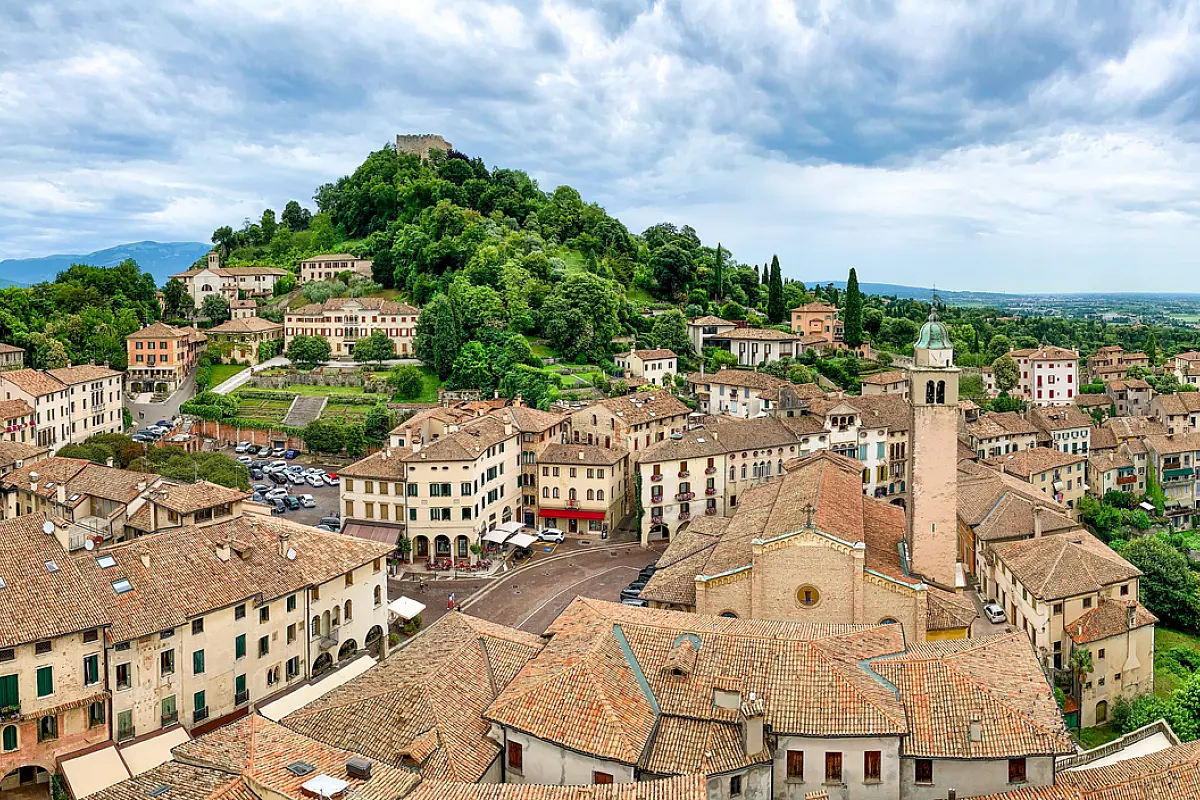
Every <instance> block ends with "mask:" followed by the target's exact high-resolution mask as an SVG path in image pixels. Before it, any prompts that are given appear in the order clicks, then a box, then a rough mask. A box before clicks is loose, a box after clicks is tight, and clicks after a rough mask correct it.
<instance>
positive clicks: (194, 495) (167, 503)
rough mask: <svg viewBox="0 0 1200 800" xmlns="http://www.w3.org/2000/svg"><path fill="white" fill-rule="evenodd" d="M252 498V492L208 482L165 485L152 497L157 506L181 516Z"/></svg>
mask: <svg viewBox="0 0 1200 800" xmlns="http://www.w3.org/2000/svg"><path fill="white" fill-rule="evenodd" d="M248 497H250V492H244V491H242V490H241V489H230V488H228V487H226V486H219V485H218V484H215V483H209V482H208V481H199V482H197V483H170V484H163V485H162V486H160V487H159V488H158V491H156V492H154V493H153V494H152V495H151V499H152V500H153V501H154V503H155V504H156V505H160V506H162V507H163V508H166V509H170V510H171V511H175V512H178V513H180V514H191V513H192V512H195V511H200V510H201V509H205V508H212V507H213V506H217V505H220V504H221V503H234V502H237V501H238V500H245V499H247V498H248Z"/></svg>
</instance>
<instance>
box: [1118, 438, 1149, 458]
mask: <svg viewBox="0 0 1200 800" xmlns="http://www.w3.org/2000/svg"><path fill="white" fill-rule="evenodd" d="M1121 449H1122V450H1123V451H1124V452H1126V453H1128V454H1129V455H1130V456H1144V455H1146V443H1145V442H1143V441H1142V440H1141V439H1130V440H1128V441H1125V442H1122V443H1121Z"/></svg>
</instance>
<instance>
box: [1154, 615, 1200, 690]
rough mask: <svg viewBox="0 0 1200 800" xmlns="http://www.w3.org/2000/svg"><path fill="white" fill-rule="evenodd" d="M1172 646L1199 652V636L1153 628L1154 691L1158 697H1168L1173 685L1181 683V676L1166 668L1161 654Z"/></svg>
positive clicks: (1173, 688) (1173, 687)
mask: <svg viewBox="0 0 1200 800" xmlns="http://www.w3.org/2000/svg"><path fill="white" fill-rule="evenodd" d="M1173 647H1187V648H1190V649H1192V650H1195V651H1197V652H1198V653H1200V638H1198V637H1195V636H1192V635H1190V634H1187V633H1179V632H1178V631H1169V630H1167V629H1166V628H1162V627H1155V629H1154V693H1155V694H1156V695H1158V696H1159V697H1170V695H1171V692H1173V691H1175V687H1176V686H1178V685H1179V684H1181V683H1183V680H1184V679H1183V677H1181V676H1179V675H1177V674H1176V673H1174V672H1172V671H1171V670H1170V669H1168V668H1166V666H1165V665H1164V664H1163V661H1162V659H1161V655H1162V654H1163V653H1165V652H1166V651H1168V650H1170V649H1171V648H1173Z"/></svg>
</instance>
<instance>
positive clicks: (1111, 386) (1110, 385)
mask: <svg viewBox="0 0 1200 800" xmlns="http://www.w3.org/2000/svg"><path fill="white" fill-rule="evenodd" d="M1104 388H1106V389H1108V390H1109V391H1112V392H1127V391H1131V390H1132V391H1145V390H1147V389H1149V388H1150V384H1148V383H1146V382H1145V381H1144V380H1142V379H1141V378H1130V379H1128V380H1116V381H1108V382H1107V383H1105V384H1104ZM1183 394H1195V392H1184V393H1183Z"/></svg>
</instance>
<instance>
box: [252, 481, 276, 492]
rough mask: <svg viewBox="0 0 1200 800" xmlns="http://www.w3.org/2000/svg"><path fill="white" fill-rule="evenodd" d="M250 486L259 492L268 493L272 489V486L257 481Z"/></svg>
mask: <svg viewBox="0 0 1200 800" xmlns="http://www.w3.org/2000/svg"><path fill="white" fill-rule="evenodd" d="M250 488H251V489H253V490H254V491H256V492H258V493H259V494H266V493H267V492H269V491H271V487H270V486H267V485H266V484H265V483H256V484H254V485H253V486H251V487H250Z"/></svg>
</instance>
